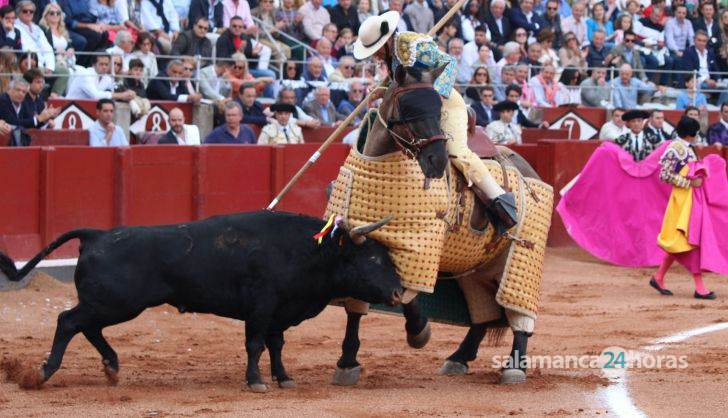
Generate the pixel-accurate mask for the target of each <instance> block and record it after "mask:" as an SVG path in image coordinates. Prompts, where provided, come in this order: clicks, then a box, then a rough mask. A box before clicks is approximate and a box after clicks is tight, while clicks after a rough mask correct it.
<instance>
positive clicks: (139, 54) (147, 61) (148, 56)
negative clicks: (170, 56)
mask: <svg viewBox="0 0 728 418" xmlns="http://www.w3.org/2000/svg"><path fill="white" fill-rule="evenodd" d="M135 47H136V49H135V51H134V52H132V53H131V56H130V59H134V58H136V59H139V60H141V62H143V63H144V76H143V77H142V82H143V83H144V85H147V84H149V80H151V79H152V78H154V77H156V76H157V74H159V69H158V67H157V57H156V56H155V55H154V52H152V48H153V47H154V36H152V34H151V33H149V32H139V35H137V41H136V46H135Z"/></svg>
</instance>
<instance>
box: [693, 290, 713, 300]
mask: <svg viewBox="0 0 728 418" xmlns="http://www.w3.org/2000/svg"><path fill="white" fill-rule="evenodd" d="M693 296H695V299H707V300H713V299H715V298H716V296H715V292H710V293H707V294H705V295H701V294H700V293H698V292H695V294H694V295H693Z"/></svg>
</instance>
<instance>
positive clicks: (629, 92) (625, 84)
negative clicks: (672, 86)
mask: <svg viewBox="0 0 728 418" xmlns="http://www.w3.org/2000/svg"><path fill="white" fill-rule="evenodd" d="M611 87H612V91H613V103H612V104H613V105H614V106H615V107H624V108H627V109H635V108H637V104H638V98H639V94H649V95H651V94H652V93H653V92H654V91H655V85H654V84H653V83H652V82H647V83H645V82H644V81H642V80H640V79H638V78H636V77H633V76H632V66H631V65H629V64H622V66H621V67H619V77H617V78H615V79H614V80H612V81H611ZM660 90H661V91H662V90H664V88H663V87H660Z"/></svg>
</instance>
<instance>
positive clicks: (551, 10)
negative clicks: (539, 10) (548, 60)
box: [539, 0, 564, 49]
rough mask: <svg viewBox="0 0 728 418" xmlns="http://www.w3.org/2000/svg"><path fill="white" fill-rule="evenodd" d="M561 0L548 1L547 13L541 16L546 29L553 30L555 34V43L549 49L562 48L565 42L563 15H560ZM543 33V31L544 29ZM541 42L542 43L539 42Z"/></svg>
mask: <svg viewBox="0 0 728 418" xmlns="http://www.w3.org/2000/svg"><path fill="white" fill-rule="evenodd" d="M559 3H560V2H559V0H548V1H547V2H546V12H545V13H544V14H543V15H541V20H542V21H543V26H544V29H551V31H552V32H553V36H554V38H553V42H552V44H551V46H550V47H549V48H554V49H558V48H561V44H562V42H563V35H564V31H563V30H562V28H561V15H560V14H559ZM542 31H543V29H542ZM539 42H540V41H539Z"/></svg>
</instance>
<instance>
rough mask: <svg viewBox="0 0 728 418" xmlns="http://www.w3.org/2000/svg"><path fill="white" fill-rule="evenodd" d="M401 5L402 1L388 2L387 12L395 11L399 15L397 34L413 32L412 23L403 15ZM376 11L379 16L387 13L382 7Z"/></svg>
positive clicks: (391, 0) (393, 0)
mask: <svg viewBox="0 0 728 418" xmlns="http://www.w3.org/2000/svg"><path fill="white" fill-rule="evenodd" d="M375 1H379V2H380V3H383V2H384V1H386V0H375ZM403 3H404V0H389V11H395V12H397V13H399V15H400V19H399V22H398V23H397V30H398V31H399V32H404V31H411V30H413V29H412V22H411V21H410V18H409V16H407V15H406V14H404V13H403V8H402V5H403ZM378 10H379V13H380V14H381V13H384V12H386V11H387V10H386V8H384V7H380V8H379V9H378Z"/></svg>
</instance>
